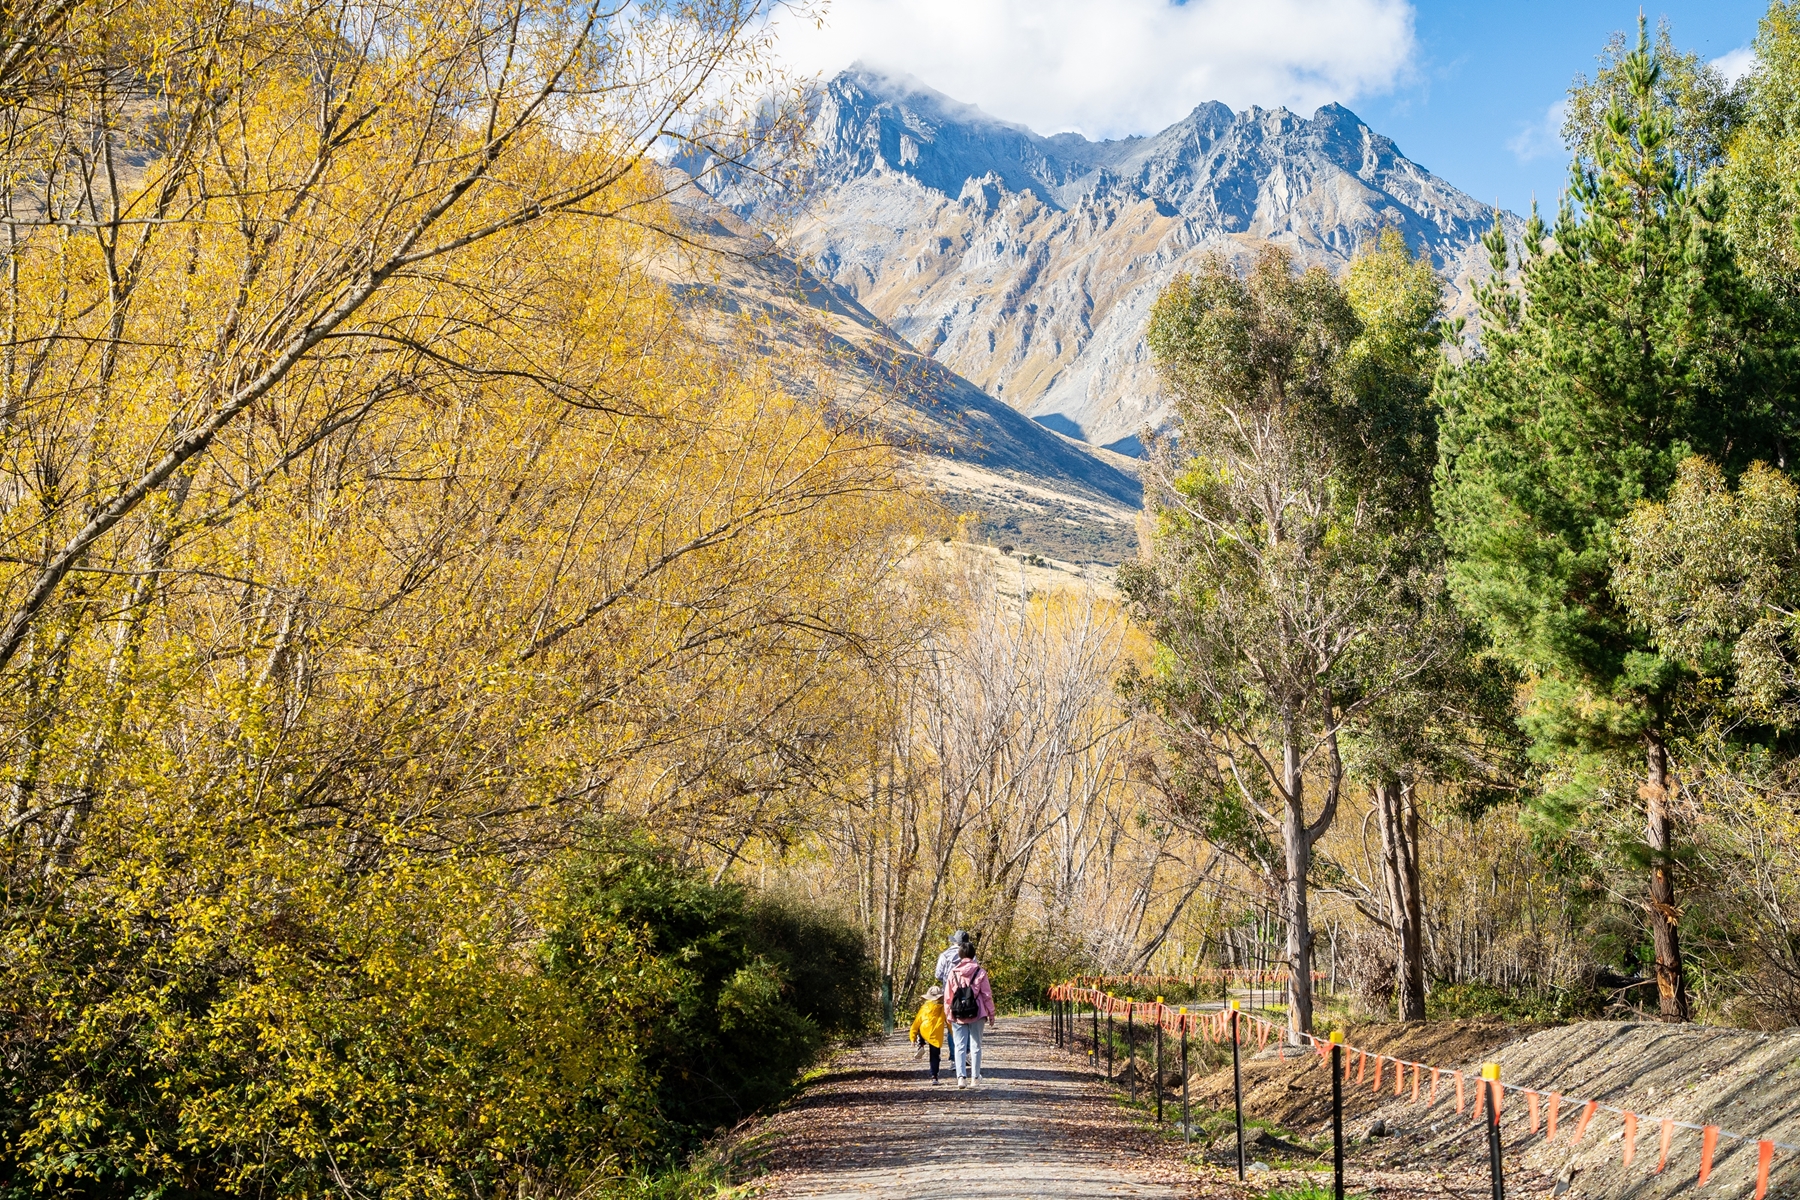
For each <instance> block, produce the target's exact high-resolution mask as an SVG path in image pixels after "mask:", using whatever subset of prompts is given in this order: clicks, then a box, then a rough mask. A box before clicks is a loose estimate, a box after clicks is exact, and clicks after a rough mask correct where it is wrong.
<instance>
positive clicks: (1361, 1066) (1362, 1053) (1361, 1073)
mask: <svg viewBox="0 0 1800 1200" xmlns="http://www.w3.org/2000/svg"><path fill="white" fill-rule="evenodd" d="M1368 1076H1369V1052H1368V1051H1367V1050H1358V1051H1357V1052H1356V1082H1358V1083H1366V1082H1368Z"/></svg>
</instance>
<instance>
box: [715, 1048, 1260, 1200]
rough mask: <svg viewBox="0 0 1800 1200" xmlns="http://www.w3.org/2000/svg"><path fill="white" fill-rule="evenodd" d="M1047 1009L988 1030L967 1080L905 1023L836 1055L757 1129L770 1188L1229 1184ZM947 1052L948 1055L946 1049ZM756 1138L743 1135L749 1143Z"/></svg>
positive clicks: (964, 1196)
mask: <svg viewBox="0 0 1800 1200" xmlns="http://www.w3.org/2000/svg"><path fill="white" fill-rule="evenodd" d="M1048 1033H1049V1022H1048V1021H1047V1020H1046V1019H1044V1018H1017V1019H1011V1018H1009V1019H1002V1020H1001V1022H1000V1023H999V1024H998V1025H997V1026H995V1027H994V1028H993V1029H990V1030H989V1031H988V1033H987V1042H986V1046H985V1047H984V1052H983V1062H982V1067H983V1074H984V1075H985V1076H986V1078H985V1081H984V1082H983V1084H982V1085H981V1086H979V1087H976V1088H971V1089H968V1090H959V1089H958V1088H957V1087H956V1084H955V1081H954V1079H953V1078H951V1077H950V1076H951V1071H950V1065H949V1063H948V1061H946V1062H945V1071H944V1075H945V1082H944V1083H941V1084H939V1085H937V1086H936V1087H933V1086H932V1084H931V1079H930V1074H929V1072H928V1071H927V1070H926V1069H925V1064H924V1062H923V1060H918V1061H915V1060H914V1059H913V1056H912V1049H911V1047H909V1046H908V1045H907V1044H906V1040H905V1034H904V1033H903V1032H896V1033H895V1034H894V1035H893V1036H892V1037H890V1038H888V1039H885V1040H883V1041H879V1042H875V1043H872V1044H869V1045H867V1046H863V1047H860V1048H858V1049H856V1050H852V1051H848V1052H846V1053H845V1054H843V1055H841V1056H839V1057H838V1058H837V1059H836V1060H834V1061H833V1062H832V1064H831V1066H830V1068H829V1069H828V1070H827V1071H826V1073H825V1074H824V1075H823V1077H821V1078H820V1079H819V1080H818V1081H817V1082H815V1083H814V1084H813V1085H812V1086H811V1087H809V1088H808V1089H807V1090H806V1092H805V1093H804V1094H803V1095H802V1096H801V1097H800V1098H799V1099H798V1100H796V1101H795V1102H794V1103H793V1104H792V1105H790V1106H789V1107H788V1108H786V1109H784V1110H783V1111H781V1112H780V1113H777V1114H776V1115H775V1116H773V1117H771V1118H769V1120H768V1121H767V1122H766V1123H764V1125H763V1127H762V1128H761V1129H760V1130H758V1131H757V1132H756V1133H755V1134H754V1135H753V1137H752V1138H751V1139H749V1141H750V1142H754V1143H755V1146H756V1149H755V1165H757V1166H760V1167H761V1168H763V1169H764V1170H766V1171H768V1175H767V1176H766V1177H765V1178H764V1179H763V1180H762V1181H760V1186H758V1187H757V1188H756V1194H757V1195H758V1196H771V1197H802V1196H805V1197H882V1196H892V1197H896V1198H898V1197H906V1198H908V1200H911V1198H913V1197H924V1196H933V1195H940V1196H954V1197H957V1198H958V1200H985V1198H989V1197H996V1198H997V1197H1044V1198H1046V1200H1078V1198H1086V1197H1119V1196H1145V1197H1157V1198H1169V1200H1173V1198H1175V1197H1191V1196H1212V1195H1219V1196H1223V1195H1229V1194H1230V1193H1231V1191H1232V1190H1233V1189H1231V1188H1224V1189H1223V1190H1221V1188H1220V1186H1219V1185H1218V1184H1216V1183H1211V1182H1209V1181H1208V1180H1206V1179H1203V1178H1201V1177H1199V1176H1197V1175H1196V1174H1195V1172H1194V1170H1193V1169H1192V1168H1190V1167H1187V1166H1185V1165H1183V1164H1182V1162H1181V1160H1180V1152H1181V1146H1180V1143H1179V1142H1171V1141H1170V1140H1169V1139H1166V1138H1164V1137H1163V1136H1161V1135H1159V1134H1158V1133H1156V1132H1155V1131H1154V1130H1152V1129H1149V1128H1146V1127H1145V1126H1143V1125H1142V1124H1141V1123H1140V1122H1138V1121H1137V1120H1135V1119H1134V1118H1133V1116H1132V1114H1130V1113H1129V1112H1128V1111H1127V1110H1125V1109H1122V1108H1121V1107H1120V1106H1119V1104H1118V1103H1117V1101H1116V1100H1115V1099H1114V1098H1113V1096H1112V1095H1111V1094H1110V1093H1108V1092H1106V1091H1104V1090H1103V1089H1102V1088H1101V1087H1100V1086H1099V1084H1098V1083H1096V1082H1095V1081H1094V1080H1093V1079H1092V1077H1091V1076H1088V1075H1086V1074H1085V1073H1082V1072H1079V1071H1077V1070H1076V1069H1074V1067H1075V1062H1074V1060H1072V1059H1071V1058H1070V1057H1069V1056H1067V1055H1065V1054H1063V1053H1061V1052H1060V1051H1058V1050H1056V1049H1055V1048H1054V1047H1053V1046H1052V1045H1051V1044H1050V1042H1049V1038H1048ZM945 1057H946V1059H948V1055H946V1056H945ZM747 1146H748V1143H747Z"/></svg>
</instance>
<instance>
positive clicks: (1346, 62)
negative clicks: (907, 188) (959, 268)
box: [776, 0, 1767, 211]
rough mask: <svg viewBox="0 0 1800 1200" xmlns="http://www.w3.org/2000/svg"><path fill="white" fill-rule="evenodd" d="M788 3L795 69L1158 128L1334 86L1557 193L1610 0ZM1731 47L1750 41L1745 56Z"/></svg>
mask: <svg viewBox="0 0 1800 1200" xmlns="http://www.w3.org/2000/svg"><path fill="white" fill-rule="evenodd" d="M819 2H820V0H788V3H792V4H797V5H799V6H800V9H801V11H800V12H799V13H798V14H793V13H790V14H789V15H788V16H787V17H786V18H779V17H778V18H777V24H776V29H777V31H778V45H779V47H780V53H781V54H782V56H783V57H784V58H785V59H786V61H787V63H788V65H789V66H790V67H792V68H793V69H794V70H795V71H796V72H798V73H801V74H811V73H815V72H816V73H820V74H825V75H829V74H833V73H835V72H836V71H838V70H841V69H843V68H844V67H847V66H849V65H850V64H851V63H852V62H853V61H857V60H861V61H863V62H865V63H867V64H869V65H871V66H875V67H880V68H885V69H888V70H892V71H896V72H905V73H908V74H911V75H915V76H917V77H918V78H920V79H922V80H923V81H924V82H926V83H927V84H930V85H931V86H933V87H936V88H938V89H939V90H941V91H944V92H947V93H948V94H950V95H951V96H954V97H955V98H957V99H958V100H963V101H966V102H968V103H972V104H978V105H980V106H981V107H982V108H983V109H985V110H986V111H988V112H989V113H992V114H993V115H995V116H997V117H1001V118H1003V119H1006V120H1010V121H1015V122H1018V123H1020V124H1023V125H1026V126H1029V127H1030V128H1032V129H1035V130H1036V131H1038V132H1039V133H1045V134H1050V133H1057V132H1061V131H1063V130H1076V131H1078V132H1081V133H1084V134H1086V135H1087V136H1089V137H1118V136H1121V135H1124V134H1130V133H1153V132H1155V131H1156V130H1158V129H1161V128H1164V127H1165V126H1167V125H1169V124H1170V123H1171V122H1173V121H1175V120H1177V119H1178V118H1180V117H1181V116H1182V115H1183V114H1185V113H1186V112H1188V111H1190V110H1191V109H1192V108H1193V107H1194V106H1195V105H1197V104H1199V103H1201V102H1203V101H1207V100H1220V101H1223V102H1224V103H1226V104H1229V105H1230V106H1231V107H1232V108H1234V109H1238V110H1242V109H1244V108H1246V107H1249V106H1250V105H1253V104H1255V105H1261V106H1263V107H1265V108H1272V107H1274V106H1276V105H1286V106H1287V107H1289V108H1291V109H1294V110H1295V111H1298V112H1303V113H1309V114H1310V113H1311V112H1312V111H1313V109H1315V108H1316V107H1318V105H1320V104H1322V103H1325V102H1326V101H1329V100H1336V101H1339V102H1341V103H1344V104H1346V105H1348V106H1349V107H1350V108H1352V109H1354V110H1355V111H1356V112H1357V113H1358V114H1360V115H1361V116H1362V117H1363V118H1364V119H1365V120H1367V121H1368V122H1369V124H1370V125H1372V126H1373V127H1374V128H1376V129H1377V130H1379V131H1380V132H1382V133H1385V134H1387V135H1388V136H1389V137H1392V138H1393V139H1394V140H1395V141H1396V142H1397V143H1399V146H1400V149H1401V150H1402V151H1403V152H1404V153H1405V154H1406V155H1407V156H1408V157H1410V158H1412V159H1414V160H1415V161H1417V162H1419V163H1422V164H1423V165H1424V166H1426V167H1427V168H1429V169H1430V170H1432V171H1434V172H1436V173H1437V174H1438V175H1441V176H1443V177H1444V178H1445V179H1448V180H1449V181H1450V182H1451V183H1453V184H1455V185H1456V186H1458V187H1460V188H1462V189H1464V190H1465V191H1467V192H1469V193H1470V194H1472V195H1474V196H1475V197H1476V198H1477V199H1480V200H1486V201H1498V202H1499V203H1500V204H1501V205H1503V206H1505V207H1507V208H1511V209H1514V210H1518V211H1522V210H1523V209H1524V208H1525V207H1527V206H1528V205H1529V204H1530V202H1531V197H1532V194H1533V193H1534V192H1535V193H1536V194H1537V195H1538V196H1540V197H1541V198H1542V199H1543V202H1544V205H1545V207H1546V208H1547V209H1549V208H1554V205H1555V202H1556V197H1557V194H1558V192H1559V191H1560V190H1561V188H1562V185H1563V179H1564V174H1565V171H1566V169H1567V161H1566V155H1565V153H1564V151H1563V150H1562V148H1561V146H1560V145H1559V144H1558V138H1557V134H1556V128H1555V126H1556V124H1557V122H1556V120H1555V118H1554V116H1552V115H1549V110H1550V107H1551V106H1552V105H1553V104H1555V103H1557V101H1558V100H1559V99H1560V98H1561V97H1562V96H1563V94H1564V93H1565V92H1566V90H1567V89H1568V86H1569V82H1570V80H1571V79H1573V77H1574V76H1575V75H1576V73H1578V72H1588V73H1591V72H1592V70H1593V68H1594V59H1595V55H1597V54H1598V53H1599V52H1600V50H1601V49H1602V48H1603V47H1604V46H1605V44H1606V40H1607V36H1608V35H1609V34H1610V33H1611V32H1612V31H1613V30H1635V28H1636V24H1637V13H1638V7H1637V5H1636V4H1635V3H1624V2H1619V0H1560V2H1554V3H1553V2H1550V0H1512V2H1511V3H1492V2H1489V3H1470V2H1464V0H824V2H825V3H826V5H827V7H826V9H825V11H824V13H823V18H824V19H823V21H822V22H821V21H817V20H814V19H811V18H812V17H816V16H817V15H818V13H817V11H816V5H817V4H818V3H819ZM1766 2H1767V0H1762V2H1758V0H1704V2H1703V0H1663V2H1662V3H1661V4H1656V5H1653V6H1646V10H1645V11H1646V15H1647V16H1648V17H1649V19H1650V21H1651V22H1652V24H1654V23H1655V21H1656V20H1657V19H1658V17H1660V16H1663V15H1666V16H1668V18H1669V19H1670V21H1671V23H1672V28H1673V32H1674V36H1675V40H1676V43H1677V44H1678V45H1680V46H1683V47H1685V48H1689V49H1692V50H1695V51H1697V52H1699V53H1700V54H1702V55H1704V56H1705V57H1706V58H1708V59H1717V58H1721V57H1724V56H1726V55H1729V54H1731V52H1733V51H1736V50H1740V49H1741V48H1743V47H1745V46H1747V45H1748V44H1749V42H1750V41H1751V39H1753V38H1754V37H1755V35H1756V23H1757V20H1758V19H1759V18H1760V17H1761V15H1762V14H1763V12H1764V11H1765V9H1766ZM1740 57H1741V56H1740Z"/></svg>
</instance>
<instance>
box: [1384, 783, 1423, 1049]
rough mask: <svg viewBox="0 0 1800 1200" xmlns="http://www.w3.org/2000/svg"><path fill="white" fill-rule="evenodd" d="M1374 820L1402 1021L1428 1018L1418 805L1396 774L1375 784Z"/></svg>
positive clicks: (1396, 996)
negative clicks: (1378, 833)
mask: <svg viewBox="0 0 1800 1200" xmlns="http://www.w3.org/2000/svg"><path fill="white" fill-rule="evenodd" d="M1374 792H1375V814H1376V823H1377V824H1378V825H1379V826H1380V828H1381V867H1382V872H1381V873H1382V876H1383V877H1384V879H1385V881H1386V883H1387V899H1388V911H1389V912H1391V913H1392V914H1393V918H1392V922H1393V930H1394V937H1395V941H1396V942H1397V943H1398V952H1397V954H1396V956H1395V961H1394V996H1395V1000H1396V1004H1397V1007H1398V1008H1399V1010H1400V1019H1401V1020H1402V1021H1423V1020H1424V1019H1425V948H1424V924H1423V921H1422V919H1421V918H1422V915H1423V914H1422V909H1423V904H1422V903H1421V901H1420V887H1419V808H1418V804H1417V801H1416V798H1415V796H1414V795H1413V790H1412V787H1411V786H1410V785H1408V784H1403V783H1401V782H1400V781H1399V780H1397V779H1384V780H1382V781H1381V782H1379V783H1377V784H1376V785H1375V788H1374Z"/></svg>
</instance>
